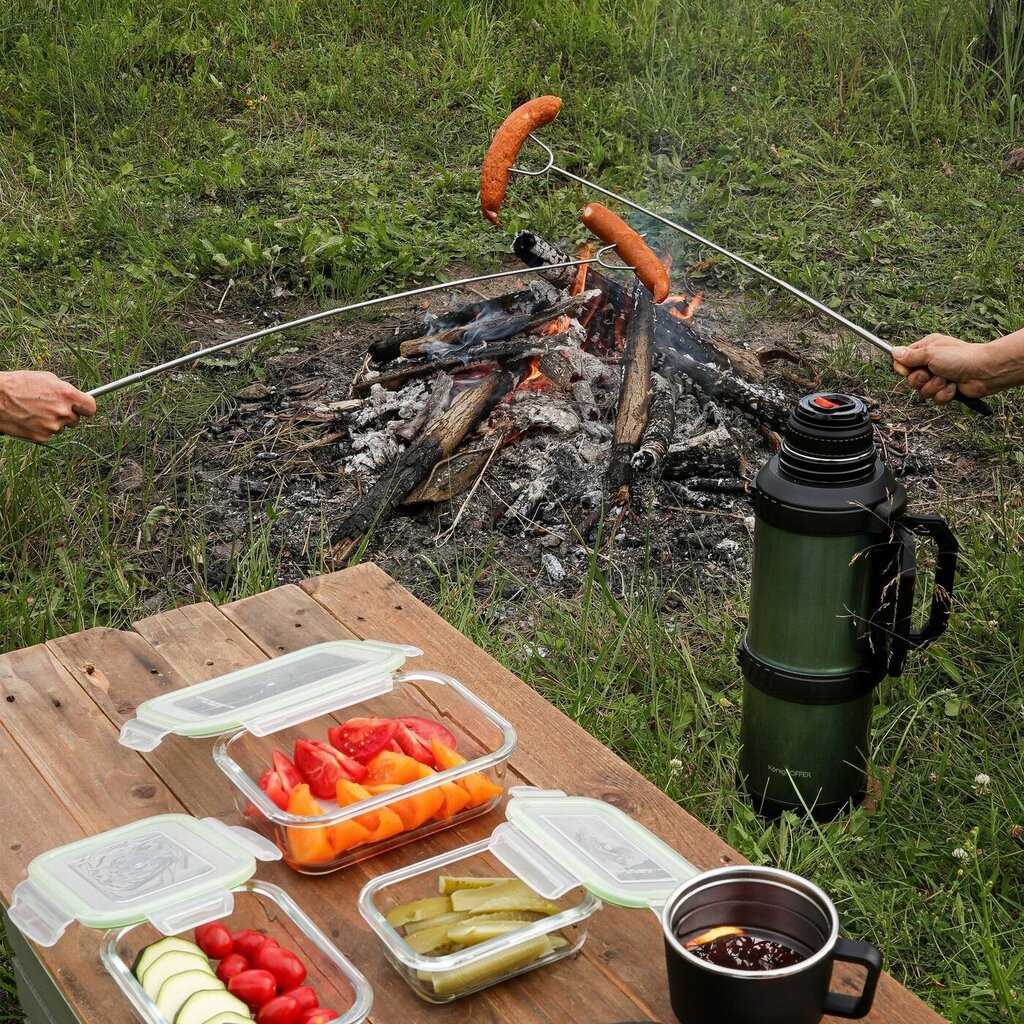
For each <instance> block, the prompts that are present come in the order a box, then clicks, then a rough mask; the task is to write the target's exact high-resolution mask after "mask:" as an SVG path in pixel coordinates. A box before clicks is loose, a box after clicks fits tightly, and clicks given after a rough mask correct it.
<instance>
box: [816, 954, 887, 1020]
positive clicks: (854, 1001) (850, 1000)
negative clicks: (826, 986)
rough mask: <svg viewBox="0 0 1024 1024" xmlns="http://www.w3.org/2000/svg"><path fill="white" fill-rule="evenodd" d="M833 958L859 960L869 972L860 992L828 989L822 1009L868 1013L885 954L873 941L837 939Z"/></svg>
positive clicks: (856, 1014)
mask: <svg viewBox="0 0 1024 1024" xmlns="http://www.w3.org/2000/svg"><path fill="white" fill-rule="evenodd" d="M832 958H833V960H843V961H845V962H846V963H849V964H860V966H861V967H864V968H865V969H866V970H867V972H868V973H867V977H866V978H865V979H864V987H863V988H862V989H861V991H860V995H857V996H847V995H842V994H840V993H839V992H829V994H828V995H827V996H826V997H825V1002H824V1003H823V1004H822V1011H823V1012H824V1013H830V1014H832V1016H834V1017H850V1018H853V1019H859V1018H860V1017H866V1016H867V1015H868V1013H869V1012H870V1011H871V1004H872V1003H873V1002H874V1001H875V988H876V987H877V985H878V979H879V977H880V976H881V974H882V954H881V953H880V952H879V950H878V948H877V947H876V946H872V945H871V943H870V942H856V941H854V940H853V939H836V944H835V946H834V947H833V948H832Z"/></svg>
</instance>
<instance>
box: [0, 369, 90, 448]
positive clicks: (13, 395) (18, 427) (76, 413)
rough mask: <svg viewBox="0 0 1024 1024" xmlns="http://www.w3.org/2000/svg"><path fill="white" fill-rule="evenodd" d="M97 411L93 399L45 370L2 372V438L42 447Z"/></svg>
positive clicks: (0, 373)
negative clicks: (7, 437) (84, 417)
mask: <svg viewBox="0 0 1024 1024" xmlns="http://www.w3.org/2000/svg"><path fill="white" fill-rule="evenodd" d="M95 411H96V400H95V399H94V398H93V397H92V396H91V395H87V394H86V393H85V392H84V391H79V390H78V388H76V387H75V386H74V385H73V384H69V383H68V382H67V381H66V380H61V379H60V378H59V377H57V376H55V375H54V374H52V373H49V372H47V371H45V370H11V371H9V372H6V373H2V372H0V434H9V435H10V436H11V437H23V438H25V439H26V440H28V441H35V442H36V443H38V444H42V443H43V442H44V441H48V440H49V439H50V438H51V437H52V436H53V435H54V434H57V433H59V432H60V431H61V430H63V429H64V428H65V427H76V426H78V420H79V417H81V416H91V415H92V414H93V413H94V412H95Z"/></svg>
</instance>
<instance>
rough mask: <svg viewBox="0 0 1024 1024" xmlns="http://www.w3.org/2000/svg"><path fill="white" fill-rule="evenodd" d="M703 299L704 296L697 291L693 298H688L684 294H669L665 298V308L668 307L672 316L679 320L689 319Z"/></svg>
mask: <svg viewBox="0 0 1024 1024" xmlns="http://www.w3.org/2000/svg"><path fill="white" fill-rule="evenodd" d="M703 301H704V296H703V295H702V294H701V293H700V292H698V293H697V294H696V295H694V296H693V298H689V297H688V296H686V295H670V296H669V297H668V298H667V299H666V300H665V308H666V309H668V311H669V313H671V314H672V316H674V317H677V318H678V319H679V320H689V319H690V317H691V316H693V314H694V313H696V312H697V310H698V309H699V308H700V304H701V303H702V302H703Z"/></svg>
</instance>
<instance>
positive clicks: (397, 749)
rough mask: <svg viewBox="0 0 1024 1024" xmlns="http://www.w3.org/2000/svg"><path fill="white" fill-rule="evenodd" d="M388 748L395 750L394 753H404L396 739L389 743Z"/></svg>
mask: <svg viewBox="0 0 1024 1024" xmlns="http://www.w3.org/2000/svg"><path fill="white" fill-rule="evenodd" d="M388 750H390V751H392V752H394V753H396V754H400V753H402V748H401V747H400V746H399V745H398V743H397V742H395V740H392V741H391V742H390V743H389V744H388Z"/></svg>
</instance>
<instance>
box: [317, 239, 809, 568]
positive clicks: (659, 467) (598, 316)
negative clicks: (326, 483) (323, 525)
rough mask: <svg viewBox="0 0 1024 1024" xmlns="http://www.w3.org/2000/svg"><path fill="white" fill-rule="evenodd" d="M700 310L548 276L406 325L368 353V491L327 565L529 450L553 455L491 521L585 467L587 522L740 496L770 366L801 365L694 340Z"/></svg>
mask: <svg viewBox="0 0 1024 1024" xmlns="http://www.w3.org/2000/svg"><path fill="white" fill-rule="evenodd" d="M513 251H514V252H515V254H516V256H517V257H518V259H519V260H521V261H522V262H523V263H524V264H525V265H526V266H529V267H535V268H543V267H545V266H550V265H553V264H559V263H566V262H570V257H569V256H568V255H567V254H566V253H565V252H563V251H561V250H560V249H559V248H558V247H557V246H555V245H553V244H552V243H550V242H548V241H547V240H545V239H544V238H542V237H540V236H538V235H536V234H534V233H532V232H528V231H523V232H520V233H519V234H518V235H517V236H516V238H515V241H514V244H513ZM585 255H587V254H585ZM701 304H702V295H701V294H700V293H699V292H696V291H694V290H691V289H687V290H686V291H683V292H680V293H679V294H675V295H671V296H669V298H668V299H667V300H666V301H665V302H664V303H661V304H659V305H655V304H654V303H653V302H652V301H651V297H650V294H649V293H648V291H647V290H646V289H645V288H643V287H642V286H641V285H639V284H638V283H636V282H634V281H633V280H626V278H625V277H624V276H623V277H622V279H621V280H617V279H616V276H615V275H613V274H612V273H610V272H608V270H606V269H605V268H604V267H602V266H600V265H593V264H592V265H586V264H584V265H582V266H578V267H568V268H566V267H558V268H555V269H552V270H543V269H541V271H540V273H539V274H538V276H537V277H536V278H535V279H533V280H532V281H531V282H530V284H529V285H528V286H527V287H521V288H519V289H518V290H515V291H510V292H508V293H506V294H503V295H500V296H498V297H496V298H492V299H486V300H474V301H470V302H466V303H464V304H462V305H456V306H455V307H454V308H452V309H451V310H450V311H448V312H445V313H442V314H441V315H438V316H422V317H419V318H416V319H412V320H409V321H407V322H405V323H403V324H402V325H401V326H400V328H399V329H398V330H397V331H396V332H395V334H394V335H393V336H391V337H388V338H385V339H383V340H380V341H377V342H375V343H374V344H372V345H371V346H370V347H369V350H368V351H367V352H366V354H365V357H364V359H363V362H362V365H361V367H360V368H359V370H358V372H357V373H356V375H355V378H354V380H353V382H352V385H351V396H352V398H353V399H354V400H358V401H359V406H358V408H355V409H353V410H352V411H351V412H350V413H348V414H347V415H348V426H349V432H350V436H351V439H352V442H353V448H354V451H353V453H352V455H351V456H350V457H349V458H348V459H347V462H346V470H347V471H348V472H349V473H350V474H353V475H356V476H357V477H358V478H359V479H360V480H361V481H362V482H363V483H364V484H367V483H368V484H369V486H367V487H365V489H364V490H363V491H362V493H361V496H360V498H359V499H358V500H357V501H356V503H355V504H354V505H353V506H352V507H351V508H350V509H349V510H348V512H347V514H346V515H345V516H344V518H343V519H342V520H341V521H340V522H339V523H338V524H337V527H336V529H335V531H334V533H333V536H332V538H331V539H332V544H333V549H334V554H335V557H336V558H337V559H339V560H341V559H344V558H345V557H346V556H347V555H348V554H349V553H350V552H351V550H352V549H353V548H354V547H355V546H356V545H357V544H358V543H359V542H360V541H361V539H362V538H363V537H364V536H365V535H366V534H367V533H368V532H369V531H371V530H372V529H374V528H376V527H378V526H380V525H381V524H382V523H383V522H385V521H386V520H387V519H388V518H389V517H390V516H391V515H393V514H394V513H395V511H396V510H397V509H398V508H399V506H405V507H407V508H408V507H414V506H417V505H421V504H423V503H438V502H445V501H451V500H452V499H456V498H458V497H459V496H460V495H462V494H463V493H465V492H469V493H472V491H473V490H474V489H475V488H476V487H478V486H479V484H480V482H481V480H482V479H483V478H484V477H485V476H486V475H487V474H488V472H490V471H491V470H493V468H494V466H495V463H496V462H499V461H500V460H501V459H502V458H503V455H504V453H505V452H506V450H507V449H509V448H510V447H511V446H513V445H516V444H519V443H521V442H522V440H523V439H524V438H526V437H536V436H541V435H542V436H544V437H546V438H548V439H549V443H548V445H547V453H548V466H547V467H543V468H541V470H540V471H539V472H538V473H536V474H535V476H534V478H533V479H531V480H529V481H528V482H524V486H523V487H522V488H520V493H519V495H518V496H517V497H516V498H515V499H514V500H513V501H510V502H508V503H507V507H505V508H504V509H502V508H496V509H495V511H494V513H492V519H494V520H495V521H497V520H499V519H501V518H502V517H503V516H505V515H511V514H516V513H517V512H518V513H520V514H521V513H522V512H523V511H524V509H528V508H529V506H530V505H534V504H540V503H541V502H542V501H543V500H544V492H545V490H546V489H547V488H546V484H545V481H547V480H549V479H550V478H551V477H552V475H553V474H558V473H559V472H564V469H565V464H566V462H572V463H574V464H575V465H576V466H577V467H578V466H580V465H584V466H586V468H587V472H586V473H584V474H582V475H583V477H584V478H585V479H583V480H582V483H581V486H582V487H583V492H582V493H581V494H580V498H581V499H584V504H585V505H589V506H590V508H591V509H592V510H593V513H594V514H595V515H599V514H600V509H601V508H602V507H605V508H617V509H618V510H619V511H620V512H621V510H622V509H624V508H627V507H629V505H630V503H631V502H632V503H634V504H635V503H637V502H638V501H641V502H642V499H644V498H645V497H646V496H647V495H648V494H649V493H650V491H651V489H652V488H654V487H657V486H665V487H667V488H669V489H670V490H671V491H672V492H674V497H675V498H676V499H678V498H682V499H684V500H687V501H689V502H692V503H694V504H696V505H697V506H698V507H699V506H700V504H701V502H702V501H705V500H706V497H707V495H709V494H716V493H717V494H742V493H744V492H745V491H746V488H747V479H746V464H745V461H744V460H743V459H742V458H741V452H740V449H741V446H742V445H741V439H742V438H745V437H749V435H750V434H751V433H753V434H754V435H755V436H756V437H757V438H758V439H759V440H760V441H761V442H767V443H768V444H770V445H775V444H777V441H778V436H777V434H776V429H777V428H778V427H779V426H780V425H781V423H782V421H783V420H784V418H785V416H786V415H787V414H788V410H789V406H790V399H789V397H788V396H787V395H786V394H784V392H783V391H782V390H781V389H780V388H779V387H778V386H775V385H771V384H768V383H766V382H765V380H764V374H763V369H762V366H763V362H764V361H766V359H776V358H787V359H790V360H793V361H796V360H795V357H792V356H791V355H790V354H789V353H788V352H786V351H785V350H772V351H771V352H768V353H766V354H762V355H761V356H757V355H755V354H754V353H752V352H751V351H750V350H749V349H747V348H744V347H742V346H739V345H736V344H733V343H731V342H728V341H726V340H725V339H723V338H721V337H718V336H715V335H714V334H713V333H712V332H710V331H707V330H705V329H702V328H701V326H700V325H699V323H698V317H697V316H696V314H697V313H698V310H700V309H701ZM814 383H815V382H814V381H813V380H800V381H799V384H800V386H801V387H813V385H814ZM559 467H562V468H561V469H560V468H559ZM577 525H580V526H583V527H586V526H587V525H588V524H587V523H579V524H577Z"/></svg>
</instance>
